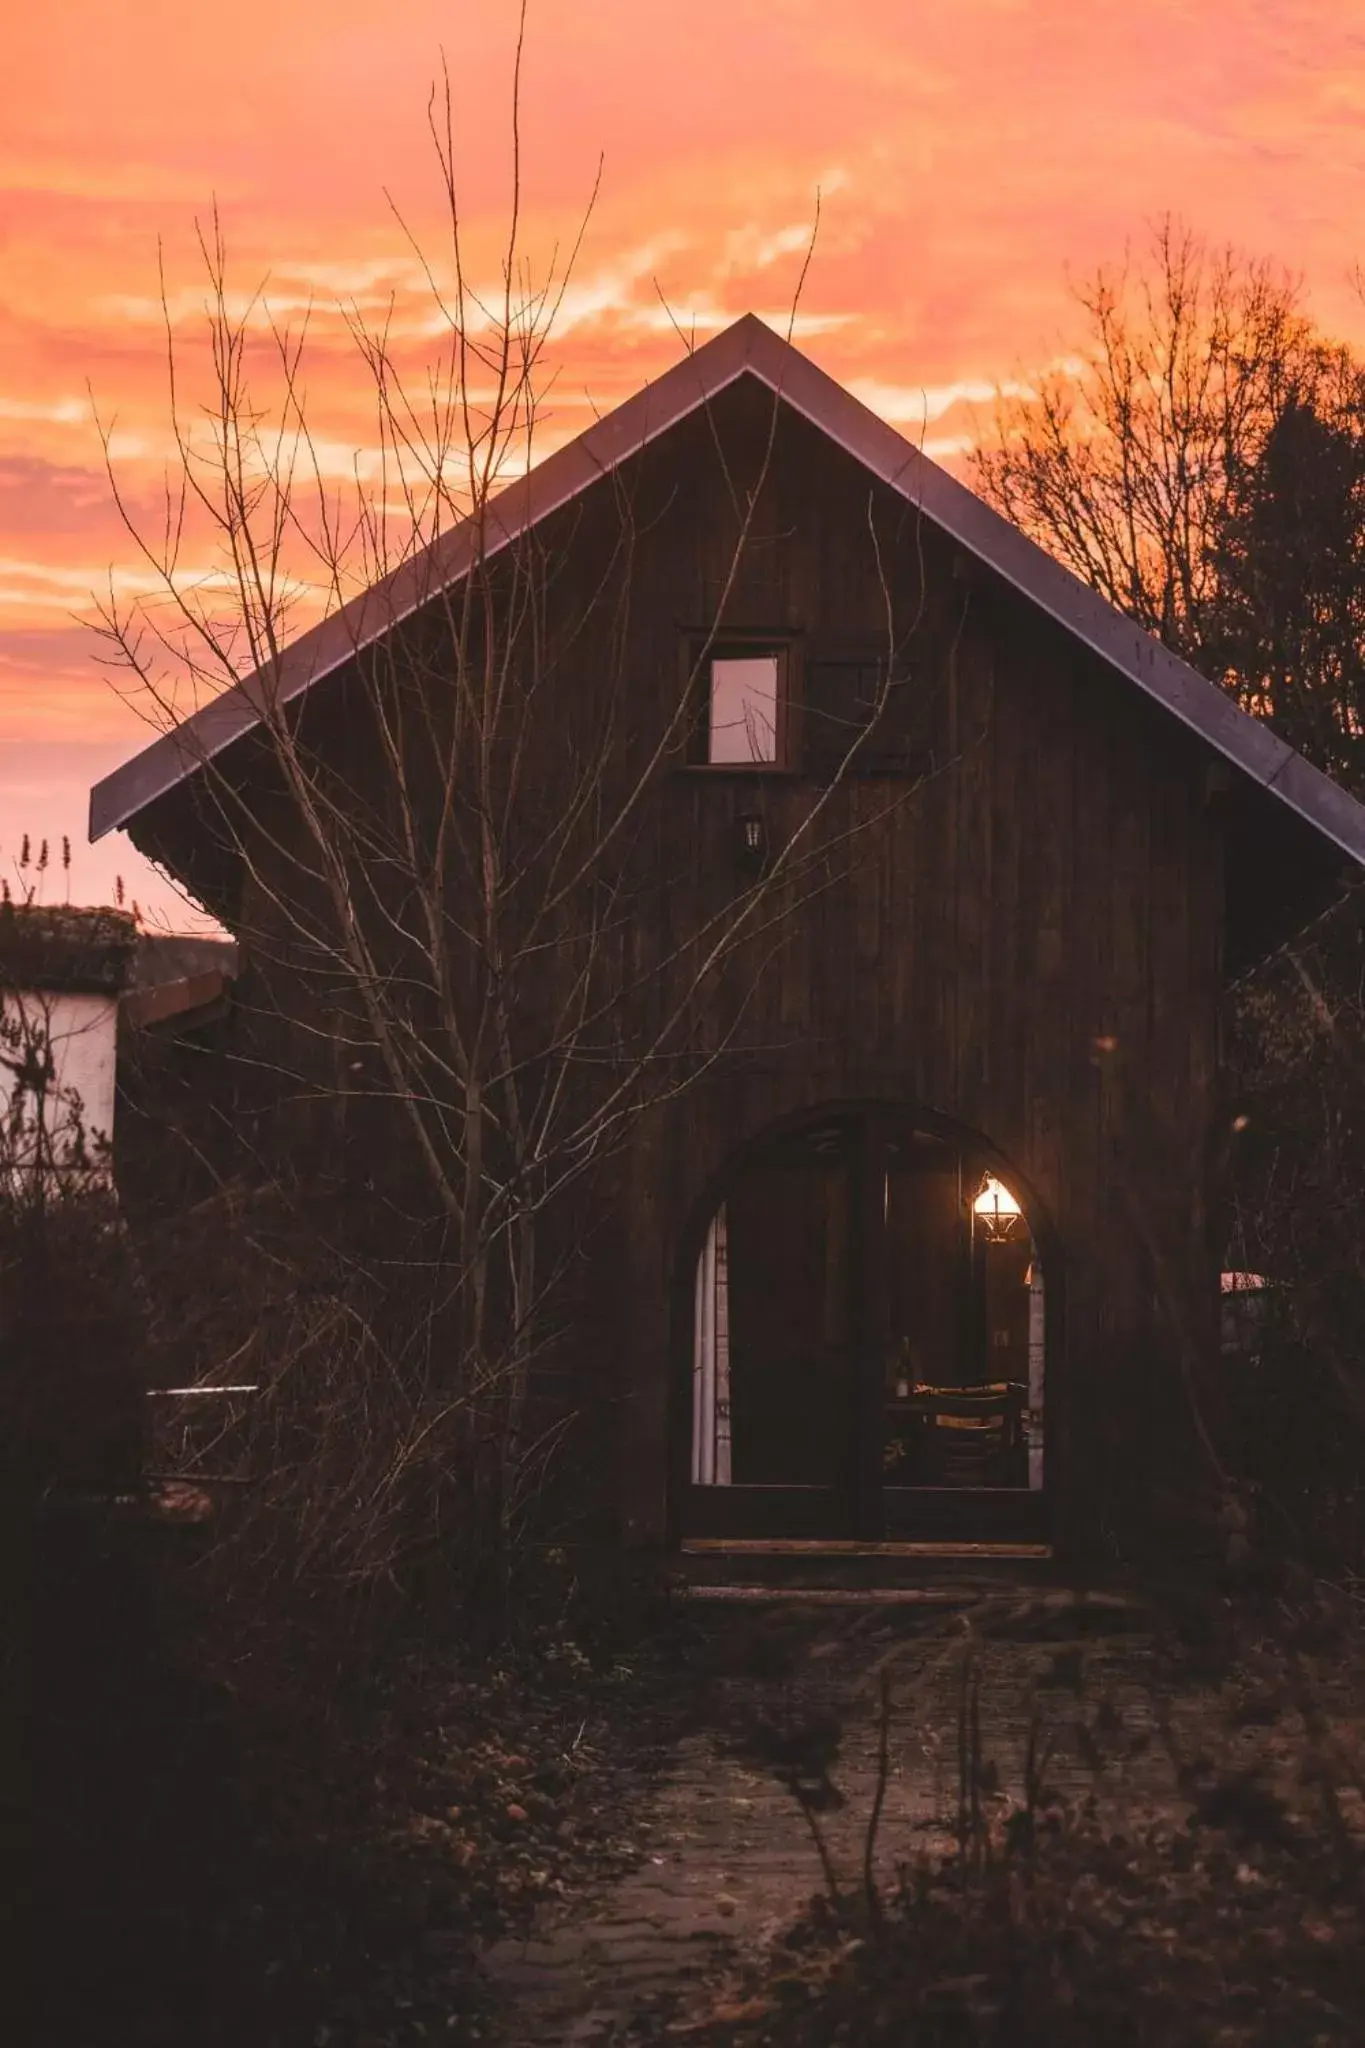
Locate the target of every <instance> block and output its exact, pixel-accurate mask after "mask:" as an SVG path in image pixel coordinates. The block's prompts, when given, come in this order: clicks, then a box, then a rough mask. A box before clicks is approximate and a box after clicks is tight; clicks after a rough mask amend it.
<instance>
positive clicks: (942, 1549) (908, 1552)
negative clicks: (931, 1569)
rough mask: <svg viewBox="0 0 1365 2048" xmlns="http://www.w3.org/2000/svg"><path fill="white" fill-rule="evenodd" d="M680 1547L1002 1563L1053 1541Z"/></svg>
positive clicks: (688, 1542) (793, 1539) (717, 1552)
mask: <svg viewBox="0 0 1365 2048" xmlns="http://www.w3.org/2000/svg"><path fill="white" fill-rule="evenodd" d="M679 1548H680V1550H681V1551H682V1553H683V1555H684V1556H688V1557H702V1556H704V1557H813V1558H821V1557H828V1558H838V1559H841V1560H842V1559H844V1558H858V1557H905V1558H916V1557H923V1558H945V1559H955V1558H957V1559H966V1558H989V1559H998V1560H1000V1561H1002V1562H1009V1561H1011V1560H1018V1559H1024V1558H1028V1559H1030V1560H1033V1561H1035V1562H1046V1561H1047V1560H1049V1559H1050V1558H1051V1556H1052V1545H1051V1544H1050V1543H956V1542H939V1543H912V1542H887V1543H860V1542H858V1540H857V1539H856V1538H853V1537H850V1538H847V1539H845V1538H843V1537H834V1538H828V1539H827V1538H821V1537H804V1536H684V1538H683V1540H682V1542H681V1544H680V1545H679Z"/></svg>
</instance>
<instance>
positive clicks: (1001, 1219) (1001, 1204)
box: [972, 1173, 1024, 1244]
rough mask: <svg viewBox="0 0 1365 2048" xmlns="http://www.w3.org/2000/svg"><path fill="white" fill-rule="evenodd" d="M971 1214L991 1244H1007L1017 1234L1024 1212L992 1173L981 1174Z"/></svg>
mask: <svg viewBox="0 0 1365 2048" xmlns="http://www.w3.org/2000/svg"><path fill="white" fill-rule="evenodd" d="M972 1215H973V1217H974V1218H975V1219H976V1222H977V1225H978V1226H979V1228H980V1230H981V1232H982V1234H983V1236H984V1237H985V1238H986V1239H987V1241H988V1242H989V1243H991V1244H1008V1243H1009V1241H1010V1239H1011V1238H1013V1237H1014V1236H1016V1235H1017V1234H1018V1231H1019V1230H1020V1228H1021V1226H1022V1224H1023V1220H1024V1212H1023V1210H1022V1209H1021V1208H1020V1207H1019V1204H1018V1203H1017V1202H1016V1201H1015V1199H1014V1196H1013V1195H1012V1194H1011V1193H1010V1191H1009V1189H1008V1188H1007V1187H1006V1186H1005V1185H1004V1183H1003V1182H1002V1181H998V1180H997V1179H996V1177H995V1175H994V1174H993V1173H988V1174H985V1175H984V1176H983V1178H982V1182H981V1187H980V1190H979V1191H978V1193H977V1197H976V1200H975V1201H974V1202H973V1203H972Z"/></svg>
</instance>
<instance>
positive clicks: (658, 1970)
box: [485, 1595, 1200, 2048]
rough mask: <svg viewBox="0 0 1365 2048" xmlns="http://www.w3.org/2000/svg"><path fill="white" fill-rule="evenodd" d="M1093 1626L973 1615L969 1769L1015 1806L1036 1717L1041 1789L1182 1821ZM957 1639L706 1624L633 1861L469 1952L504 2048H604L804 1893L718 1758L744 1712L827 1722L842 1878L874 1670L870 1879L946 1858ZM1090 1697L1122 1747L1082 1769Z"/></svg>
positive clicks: (744, 1723) (833, 1622)
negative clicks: (590, 1891) (700, 1674)
mask: <svg viewBox="0 0 1365 2048" xmlns="http://www.w3.org/2000/svg"><path fill="white" fill-rule="evenodd" d="M1109 1620H1110V1621H1111V1622H1112V1620H1113V1617H1112V1616H1110V1617H1109ZM1103 1622H1104V1617H1101V1618H1100V1623H1101V1625H1103ZM1095 1626H1096V1617H1095V1614H1094V1612H1093V1611H1089V1612H1087V1611H1086V1610H1085V1609H1084V1608H1079V1609H1078V1608H1077V1607H1075V1605H1074V1604H1073V1605H1071V1606H1068V1605H1066V1603H1065V1597H1064V1596H1062V1597H1059V1596H1043V1597H1042V1598H1040V1597H1039V1596H1036V1595H1034V1596H1027V1595H1020V1596H1017V1597H1016V1598H1015V1599H1014V1600H1013V1601H1012V1602H1006V1603H1003V1605H1002V1603H1001V1602H1000V1601H997V1602H995V1603H994V1607H993V1608H992V1607H990V1606H988V1607H986V1608H984V1609H983V1610H982V1612H981V1614H980V1615H979V1616H978V1617H977V1618H976V1620H975V1621H974V1626H973V1630H972V1634H971V1640H972V1642H973V1644H974V1650H973V1656H974V1658H975V1664H976V1669H977V1671H978V1672H979V1716H980V1718H979V1727H980V1745H979V1750H978V1755H979V1756H980V1758H981V1760H982V1761H983V1762H987V1763H990V1764H993V1765H994V1767H995V1771H996V1772H997V1773H998V1780H999V1793H998V1795H997V1796H998V1797H1000V1798H1001V1799H1002V1800H1004V1799H1008V1798H1010V1797H1011V1796H1014V1797H1018V1796H1019V1795H1020V1794H1021V1793H1022V1789H1023V1776H1024V1757H1025V1753H1026V1750H1027V1747H1028V1741H1029V1730H1030V1724H1031V1722H1032V1721H1034V1718H1035V1716H1036V1717H1038V1721H1039V1723H1040V1725H1041V1726H1042V1727H1043V1728H1045V1730H1046V1731H1047V1734H1048V1736H1049V1738H1050V1740H1051V1743H1052V1745H1053V1750H1054V1754H1053V1761H1052V1764H1051V1765H1050V1767H1049V1770H1048V1782H1049V1783H1050V1784H1051V1785H1052V1786H1054V1787H1055V1788H1056V1789H1058V1790H1059V1791H1061V1792H1063V1793H1064V1794H1066V1795H1068V1796H1072V1797H1075V1796H1078V1795H1079V1796H1085V1795H1086V1794H1087V1793H1091V1792H1095V1793H1096V1794H1097V1796H1098V1797H1100V1799H1101V1803H1102V1805H1103V1807H1104V1808H1105V1809H1106V1810H1109V1811H1111V1812H1112V1814H1113V1818H1114V1820H1115V1823H1117V1822H1118V1820H1119V1817H1120V1816H1122V1818H1123V1822H1124V1824H1125V1825H1127V1826H1132V1825H1135V1824H1138V1823H1140V1821H1141V1820H1142V1819H1143V1818H1144V1817H1152V1818H1154V1817H1156V1816H1157V1815H1158V1814H1160V1813H1161V1812H1163V1811H1165V1812H1167V1813H1170V1812H1171V1811H1172V1809H1173V1808H1177V1807H1178V1808H1179V1809H1180V1810H1182V1811H1183V1806H1184V1802H1183V1801H1181V1800H1180V1798H1179V1794H1178V1789H1177V1785H1176V1778H1175V1770H1174V1766H1173V1764H1172V1762H1171V1758H1170V1754H1169V1752H1168V1750H1167V1747H1166V1744H1165V1743H1164V1741H1162V1740H1161V1739H1159V1737H1158V1736H1157V1735H1156V1722H1157V1706H1156V1702H1157V1699H1158V1698H1159V1696H1160V1691H1161V1687H1160V1681H1159V1676H1158V1672H1159V1664H1158V1659H1157V1657H1156V1654H1155V1651H1154V1646H1153V1641H1152V1638H1151V1637H1150V1636H1148V1635H1146V1634H1144V1633H1141V1632H1140V1631H1136V1630H1134V1629H1133V1628H1132V1627H1131V1626H1130V1628H1129V1629H1128V1631H1126V1632H1124V1633H1119V1634H1113V1633H1108V1634H1102V1635H1099V1634H1095V1633H1093V1630H1094V1628H1095ZM992 1627H995V1628H999V1629H1002V1630H1003V1629H1008V1631H1009V1633H1008V1636H1005V1637H1002V1636H996V1635H992V1634H991V1633H990V1632H989V1631H990V1630H991V1628H992ZM1087 1630H1088V1631H1089V1632H1087ZM966 1640H967V1638H966V1635H965V1633H964V1629H963V1625H962V1622H961V1621H960V1620H958V1619H957V1618H955V1617H951V1616H949V1617H944V1616H937V1617H927V1616H925V1615H924V1614H923V1613H922V1612H921V1613H919V1614H915V1613H913V1612H907V1611H905V1610H901V1609H897V1608H891V1609H885V1608H883V1609H880V1610H872V1611H868V1610H861V1611H859V1610H853V1611H852V1612H851V1613H850V1611H848V1610H843V1611H840V1610H833V1611H831V1610H830V1609H824V1610H817V1611H812V1610H809V1609H808V1610H805V1611H804V1612H802V1611H798V1610H794V1609H793V1610H780V1611H778V1612H776V1613H767V1614H764V1615H763V1616H762V1617H761V1618H759V1619H755V1617H754V1616H753V1615H752V1614H749V1615H743V1616H737V1615H736V1614H735V1613H734V1612H733V1611H729V1612H723V1611H722V1612H716V1613H714V1614H713V1615H712V1616H711V1617H709V1618H708V1620H707V1623H706V1625H705V1628H704V1629H703V1631H702V1637H701V1643H700V1649H699V1654H700V1656H701V1658H702V1659H703V1661H704V1662H705V1664H706V1667H707V1668H706V1672H705V1680H704V1686H705V1708H704V1717H703V1723H702V1725H700V1726H697V1727H695V1728H694V1729H693V1730H692V1731H691V1732H689V1733H687V1734H686V1735H684V1736H682V1737H681V1738H680V1739H679V1740H678V1741H677V1743H676V1745H675V1746H674V1748H673V1750H672V1754H671V1757H670V1760H669V1764H668V1767H667V1769H666V1772H665V1774H664V1777H663V1781H662V1783H661V1784H660V1785H659V1786H658V1787H657V1788H656V1791H655V1794H654V1797H653V1799H652V1801H651V1810H650V1811H649V1813H648V1816H647V1817H646V1818H644V1819H642V1826H641V1836H640V1841H641V1847H642V1851H643V1854H642V1857H641V1861H640V1863H639V1864H638V1866H637V1867H636V1868H635V1869H634V1870H633V1871H631V1872H630V1873H629V1874H628V1875H627V1876H625V1877H624V1878H622V1879H621V1880H620V1881H619V1882H617V1883H616V1884H614V1885H613V1886H611V1887H609V1888H607V1889H606V1890H604V1891H603V1892H602V1893H601V1894H600V1895H599V1896H598V1897H596V1898H593V1899H590V1900H588V1901H586V1902H585V1901H581V1900H580V1901H577V1902H576V1903H575V1905H574V1906H573V1907H572V1908H568V1909H561V1915H560V1917H559V1918H555V1917H553V1916H552V1914H551V1913H550V1912H548V1911H547V1913H546V1914H545V1916H544V1917H543V1918H542V1919H541V1920H540V1922H538V1924H537V1926H536V1928H535V1929H534V1932H533V1934H532V1937H531V1938H530V1939H529V1940H517V1941H506V1942H502V1943H500V1944H498V1946H497V1947H495V1948H494V1949H492V1950H491V1951H489V1953H488V1955H487V1957H486V1959H485V1961H486V1968H487V1972H488V1975H489V1977H490V1979H491V1981H492V1984H493V1987H494V1991H495V1994H496V1996H497V1998H498V2000H499V2003H500V2005H501V2008H502V2013H503V2019H502V2025H503V2033H502V2036H501V2039H502V2040H503V2041H504V2042H505V2043H507V2044H508V2048H542V2044H543V2048H551V2044H554V2048H561V2044H566V2048H568V2044H577V2043H595V2044H607V2043H612V2042H619V2041H622V2040H624V2039H625V2038H626V2037H627V2031H628V2026H629V2021H630V2018H631V2015H632V2014H634V2013H636V2012H637V2011H638V2009H639V2008H640V2006H641V2005H642V2004H644V2003H645V2002H646V2001H648V2000H650V1999H653V1998H657V1997H659V1996H660V1995H663V1996H665V1997H667V1996H677V1997H679V1998H681V1999H682V2000H683V2001H684V2002H685V2001H686V1998H687V1996H688V1995H689V1994H695V1993H697V1992H698V1991H699V1990H700V1988H701V1987H702V1986H704V1985H705V1983H706V1982H707V1980H708V1979H712V1978H714V1977H715V1976H716V1975H717V1974H719V1973H720V1972H721V1971H722V1970H723V1969H724V1967H725V1966H726V1964H727V1963H729V1962H732V1961H733V1960H734V1958H735V1957H736V1956H737V1955H739V1954H740V1953H743V1952H752V1951H753V1950H754V1949H756V1948H761V1947H762V1946H763V1945H765V1944H766V1943H768V1942H770V1941H771V1940H772V1939H773V1938H774V1937H775V1936H776V1935H777V1934H778V1933H779V1932H780V1931H781V1930H782V1929H783V1928H784V1927H786V1926H787V1925H788V1924H789V1923H790V1922H791V1920H792V1919H793V1918H794V1917H795V1916H796V1915H797V1914H798V1913H799V1912H800V1910H801V1909H802V1908H803V1906H804V1905H805V1904H806V1902H807V1901H808V1900H809V1899H810V1897H811V1895H812V1894H813V1893H814V1892H816V1891H818V1890H820V1889H821V1887H822V1877H821V1866H820V1863H819V1860H818V1857H817V1854H816V1851H815V1848H814V1846H813V1843H812V1839H811V1835H810V1832H809V1828H808V1825H807V1823H806V1821H805V1819H804V1817H803V1815H802V1813H801V1811H800V1809H799V1807H798V1805H797V1803H796V1801H795V1800H794V1799H793V1798H792V1796H791V1794H790V1793H789V1792H788V1791H787V1790H786V1789H785V1788H784V1787H783V1786H782V1785H780V1784H779V1783H778V1782H776V1780H775V1779H774V1777H773V1775H772V1774H771V1772H770V1771H769V1770H767V1769H765V1768H763V1767H761V1766H759V1765H755V1764H751V1763H748V1762H746V1761H744V1760H743V1757H742V1756H737V1755H736V1754H735V1753H734V1747H735V1742H736V1738H737V1737H739V1736H741V1735H742V1734H743V1731H744V1730H745V1729H746V1728H751V1727H752V1725H753V1724H754V1722H755V1720H756V1719H758V1718H762V1719H763V1720H764V1721H766V1722H767V1723H769V1724H771V1725H776V1726H778V1727H784V1728H791V1727H794V1726H799V1725H803V1724H809V1723H811V1722H817V1723H818V1722H819V1721H821V1720H828V1719H830V1718H835V1719H837V1721H838V1722H839V1723H840V1724H841V1727H842V1735H841V1743H840V1750H839V1755H838V1759H837V1761H836V1762H835V1763H834V1764H833V1766H832V1777H833V1780H834V1782H835V1784H836V1785H837V1786H838V1788H839V1790H840V1791H841V1792H842V1794H843V1795H844V1801H845V1803H844V1805H843V1807H842V1809H841V1810H839V1811H837V1812H834V1813H831V1814H829V1815H828V1816H826V1817H825V1820H824V1822H823V1825H824V1827H825V1831H826V1834H827V1839H828V1846H829V1851H830V1855H831V1857H832V1859H833V1863H834V1866H835V1869H836V1873H837V1874H838V1876H839V1878H840V1881H841V1883H844V1884H846V1885H848V1886H853V1885H856V1884H857V1883H858V1882H859V1879H860V1872H861V1868H862V1859H863V1845H864V1841H865V1836H866V1827H867V1819H868V1815H869V1813H870V1811H871V1808H872V1804H873V1800H874V1796H875V1790H876V1784H877V1777H878V1768H877V1757H878V1748H879V1742H880V1724H881V1709H880V1698H881V1685H882V1674H883V1672H884V1673H885V1674H886V1679H887V1683H888V1685H889V1696H890V1702H891V1711H890V1715H889V1718H888V1721H887V1728H888V1758H889V1773H888V1778H887V1783H886V1792H885V1803H884V1810H883V1815H882V1820H881V1826H880V1830H879V1836H878V1842H877V1855H876V1867H877V1871H878V1875H879V1877H880V1878H881V1880H882V1881H883V1882H885V1881H886V1880H888V1879H890V1878H892V1877H893V1876H894V1873H895V1870H896V1868H897V1866H898V1865H899V1864H902V1863H904V1862H906V1861H909V1860H912V1859H913V1858H914V1857H915V1856H916V1855H917V1854H918V1853H920V1852H921V1851H923V1850H933V1849H935V1848H947V1847H948V1846H949V1845H950V1843H951V1840H952V1829H953V1826H954V1824H955V1816H956V1812H957V1804H958V1796H959V1757H960V1752H961V1744H962V1737H961V1733H960V1730H961V1725H962V1716H963V1709H964V1699H965V1694H964V1668H965V1667H964V1643H965V1641H966ZM775 1667H778V1668H775ZM780 1667H785V1668H780ZM694 1675H695V1674H694ZM1078 1687H1079V1688H1080V1689H1079V1690H1078ZM1102 1699H1103V1700H1107V1701H1108V1702H1109V1708H1108V1710H1107V1711H1108V1713H1109V1715H1110V1716H1111V1719H1110V1723H1109V1725H1110V1726H1113V1727H1116V1729H1117V1731H1118V1732H1117V1733H1116V1735H1115V1738H1114V1744H1113V1746H1114V1748H1116V1749H1118V1750H1120V1751H1123V1752H1134V1753H1129V1754H1124V1755H1123V1756H1122V1757H1121V1758H1120V1760H1119V1761H1117V1762H1114V1761H1111V1762H1110V1763H1109V1765H1108V1767H1107V1768H1106V1769H1105V1771H1104V1773H1103V1775H1102V1777H1097V1776H1096V1773H1095V1770H1094V1768H1093V1764H1094V1761H1095V1759H1094V1755H1093V1751H1092V1752H1091V1753H1090V1759H1089V1761H1087V1754H1086V1752H1087V1748H1088V1744H1087V1738H1086V1735H1085V1733H1084V1732H1083V1731H1082V1732H1080V1733H1078V1730H1077V1723H1078V1722H1081V1721H1085V1722H1089V1721H1092V1720H1093V1715H1094V1710H1095V1708H1096V1706H1097V1704H1098V1703H1099V1701H1101V1700H1102ZM1199 1704H1200V1703H1199V1701H1198V1699H1197V1698H1196V1697H1192V1696H1190V1695H1188V1694H1186V1695H1185V1696H1184V1697H1183V1698H1182V1701H1181V1702H1180V1704H1179V1706H1178V1708H1177V1718H1178V1722H1183V1723H1188V1722H1189V1721H1190V1718H1191V1716H1194V1717H1195V1718H1196V1719H1197V1716H1198V1712H1199ZM1113 1715H1117V1723H1115V1722H1114V1721H1113V1720H1112V1716H1113ZM988 1775H989V1774H988Z"/></svg>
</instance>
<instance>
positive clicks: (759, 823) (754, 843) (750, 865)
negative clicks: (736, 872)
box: [735, 811, 768, 875]
mask: <svg viewBox="0 0 1365 2048" xmlns="http://www.w3.org/2000/svg"><path fill="white" fill-rule="evenodd" d="M735 864H736V866H737V867H739V869H740V870H741V872H742V873H744V874H746V875H761V874H762V872H763V870H764V868H765V867H766V866H767V865H768V821H767V819H766V818H765V817H764V816H763V813H762V812H761V811H741V812H740V814H739V816H738V817H737V818H736V819H735Z"/></svg>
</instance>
